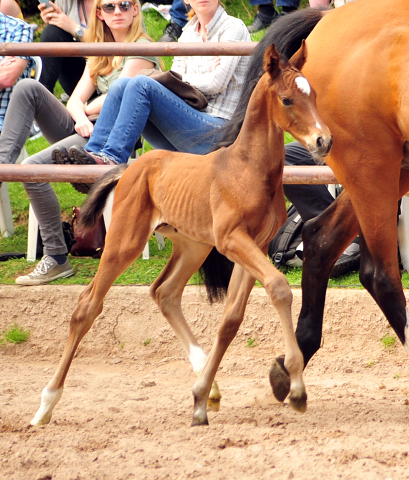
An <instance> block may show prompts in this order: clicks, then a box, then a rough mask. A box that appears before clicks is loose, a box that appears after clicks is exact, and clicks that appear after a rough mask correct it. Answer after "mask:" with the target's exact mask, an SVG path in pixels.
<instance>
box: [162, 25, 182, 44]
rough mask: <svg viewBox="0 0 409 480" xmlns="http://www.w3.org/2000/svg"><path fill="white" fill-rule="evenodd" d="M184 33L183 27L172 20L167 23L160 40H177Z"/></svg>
mask: <svg viewBox="0 0 409 480" xmlns="http://www.w3.org/2000/svg"><path fill="white" fill-rule="evenodd" d="M181 35H182V27H181V26H180V25H178V24H177V23H175V22H172V20H171V21H170V22H169V23H168V24H167V25H166V28H165V30H164V31H163V35H162V36H161V37H160V39H159V40H158V42H168V43H169V42H177V40H178V38H179V37H180V36H181Z"/></svg>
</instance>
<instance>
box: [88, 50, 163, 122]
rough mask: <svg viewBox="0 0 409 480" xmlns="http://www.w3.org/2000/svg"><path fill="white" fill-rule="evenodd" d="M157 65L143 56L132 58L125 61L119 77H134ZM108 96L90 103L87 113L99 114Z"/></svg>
mask: <svg viewBox="0 0 409 480" xmlns="http://www.w3.org/2000/svg"><path fill="white" fill-rule="evenodd" d="M154 66H155V65H154V64H153V63H152V62H150V61H149V60H144V59H143V58H130V59H128V60H127V61H126V62H125V66H124V68H123V70H122V72H121V73H120V74H119V77H118V78H122V77H128V78H132V77H134V76H135V75H137V74H138V73H139V72H140V71H141V70H144V69H146V68H153V67H154ZM105 98H106V94H105V95H100V96H99V97H98V98H96V99H95V100H93V101H92V102H91V103H90V104H89V105H87V106H86V107H85V112H86V114H87V115H95V114H99V113H100V111H101V108H102V105H103V104H104V101H105Z"/></svg>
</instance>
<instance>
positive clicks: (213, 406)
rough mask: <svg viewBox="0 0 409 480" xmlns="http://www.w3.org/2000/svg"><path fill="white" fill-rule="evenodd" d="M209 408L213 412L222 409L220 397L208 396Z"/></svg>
mask: <svg viewBox="0 0 409 480" xmlns="http://www.w3.org/2000/svg"><path fill="white" fill-rule="evenodd" d="M207 410H209V411H211V412H218V411H219V410H220V398H208V399H207Z"/></svg>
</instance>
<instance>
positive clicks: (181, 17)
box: [169, 0, 190, 27]
mask: <svg viewBox="0 0 409 480" xmlns="http://www.w3.org/2000/svg"><path fill="white" fill-rule="evenodd" d="M189 10H190V8H189V6H188V5H186V4H185V2H184V1H183V0H173V3H172V6H171V7H170V10H169V14H170V18H171V19H172V21H173V22H175V23H177V24H178V25H179V26H180V27H184V26H185V25H186V23H187V16H186V14H187V12H188V11H189Z"/></svg>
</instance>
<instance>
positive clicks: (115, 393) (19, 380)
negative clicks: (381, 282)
mask: <svg viewBox="0 0 409 480" xmlns="http://www.w3.org/2000/svg"><path fill="white" fill-rule="evenodd" d="M82 289H83V287H76V286H64V287H61V286H44V287H29V288H25V287H15V286H2V287H0V297H1V302H0V312H1V314H0V331H4V329H5V328H6V327H7V326H9V325H12V324H13V322H17V324H18V325H20V326H22V327H24V328H26V329H30V330H31V336H30V339H29V341H28V342H26V343H24V344H20V345H11V344H6V345H3V346H1V347H0V359H1V360H0V361H1V373H0V433H1V435H0V478H1V479H24V480H31V479H33V480H49V479H53V480H57V479H58V480H60V479H61V480H71V479H72V480H75V479H101V480H102V479H121V480H122V479H164V478H169V479H188V478H203V479H205V478H206V479H207V478H209V479H229V480H232V479H240V480H241V479H250V478H251V479H253V478H254V479H261V480H262V479H280V480H281V479H282V480H290V479H296V480H298V479H300V480H308V479H325V480H327V479H338V478H342V479H365V480H366V479H367V480H378V479H379V480H387V479H391V480H400V479H409V359H408V358H407V355H406V353H405V351H404V349H403V348H402V347H401V345H400V344H399V345H397V346H396V347H395V348H393V349H392V350H390V351H388V350H387V349H385V347H384V346H383V345H382V344H381V342H380V340H379V339H380V338H381V337H383V336H384V335H385V334H386V333H388V332H389V333H391V329H390V328H389V326H388V324H387V322H386V320H385V318H384V317H383V315H382V314H381V312H380V311H379V309H378V308H377V307H376V305H375V303H374V302H373V300H372V299H371V298H370V297H369V295H368V294H367V293H366V292H363V291H356V290H354V291H351V290H329V292H328V301H327V308H326V315H325V324H324V342H323V347H322V348H321V349H320V351H319V352H318V354H317V355H316V356H315V357H314V359H313V361H312V362H311V363H310V364H309V366H308V368H307V370H306V372H305V376H304V379H305V383H306V386H307V392H308V396H309V398H308V410H307V412H306V413H305V414H304V415H301V414H298V413H296V412H294V411H292V410H291V409H290V408H289V407H288V405H287V404H284V405H282V404H279V403H277V402H276V401H275V400H274V399H273V397H272V394H271V389H270V386H269V383H268V370H269V367H270V363H271V361H272V359H273V358H274V357H275V356H276V355H278V354H280V353H282V352H283V344H282V338H281V329H280V325H279V322H278V318H277V315H276V314H275V312H274V310H273V308H272V307H271V306H270V305H269V304H268V301H267V298H266V295H265V293H264V291H263V290H261V289H256V290H254V292H253V294H252V296H251V298H250V303H249V306H248V308H247V314H246V317H245V320H244V322H243V325H242V327H241V329H240V331H239V334H238V335H237V337H236V339H235V340H234V342H233V344H232V345H231V347H230V348H229V350H228V351H227V353H226V356H225V358H224V360H223V362H222V365H221V369H220V372H219V373H218V377H217V378H218V382H219V387H220V389H221V393H222V395H223V398H222V405H221V410H220V412H218V413H210V414H209V421H210V426H209V427H195V428H192V427H190V426H189V425H190V422H191V415H192V403H193V402H192V396H191V387H192V385H193V383H194V381H195V376H194V374H193V373H192V372H191V368H190V365H189V363H188V361H187V360H186V359H185V357H184V354H183V352H182V351H181V348H180V346H179V343H178V342H177V341H176V340H175V338H174V335H173V332H172V331H171V329H170V327H169V326H168V325H167V324H166V322H165V320H164V319H163V318H162V317H161V315H160V313H159V311H158V309H157V308H156V306H155V305H154V304H153V303H152V302H151V300H150V299H149V296H148V289H147V288H146V287H114V288H112V289H111V291H110V292H109V294H108V296H107V298H106V302H105V309H104V311H103V313H102V315H101V316H100V317H99V318H98V319H97V320H96V322H95V324H94V326H93V328H92V329H91V331H90V332H89V333H88V335H87V336H86V337H85V339H84V341H83V343H82V344H81V345H80V348H79V350H78V355H77V357H76V358H75V360H74V363H73V365H72V367H71V370H70V372H69V375H68V378H67V381H66V386H65V391H64V394H63V397H62V399H61V401H60V402H59V404H58V405H57V407H56V408H55V411H54V416H53V418H52V420H51V423H50V424H49V425H47V426H46V427H41V428H33V427H29V423H30V420H31V418H32V417H33V416H34V414H35V412H36V411H37V409H38V407H39V404H40V393H41V390H42V388H43V387H44V386H45V385H46V384H47V382H48V380H49V379H50V378H51V376H52V374H53V372H54V369H55V368H56V365H57V363H58V360H59V357H60V355H61V352H62V349H63V346H64V343H65V339H66V336H67V333H68V323H69V318H70V315H71V313H72V311H73V309H74V306H75V304H76V301H77V298H78V295H79V293H80V292H81V291H82ZM300 297H301V292H300V291H299V290H295V291H294V318H296V315H297V314H298V311H299V308H300ZM184 307H185V312H186V315H187V318H188V319H189V323H190V325H191V327H192V329H193V331H194V333H195V335H196V336H197V338H198V340H199V342H200V343H201V344H202V345H203V347H204V348H205V349H206V350H207V351H209V350H210V346H211V342H212V339H213V338H214V335H215V332H216V330H217V325H218V322H219V319H220V315H221V312H222V306H221V305H215V306H213V307H210V306H209V305H208V304H207V303H206V299H205V298H204V297H203V296H202V295H201V294H200V290H199V288H196V287H188V288H187V289H186V294H185V296H184ZM249 338H251V339H253V340H256V342H257V346H254V347H253V348H249V347H248V346H247V343H248V339H249ZM149 339H150V342H149ZM144 343H146V344H147V345H144Z"/></svg>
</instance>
